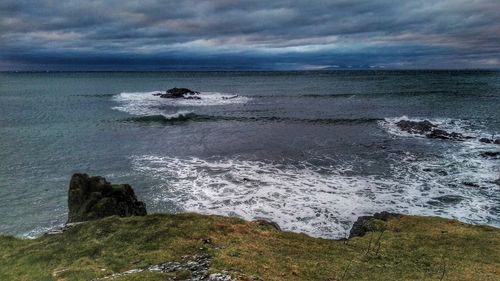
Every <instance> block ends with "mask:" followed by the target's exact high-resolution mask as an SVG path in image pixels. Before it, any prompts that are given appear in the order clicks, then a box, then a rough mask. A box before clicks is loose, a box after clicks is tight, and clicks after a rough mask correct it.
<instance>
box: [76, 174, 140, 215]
mask: <svg viewBox="0 0 500 281" xmlns="http://www.w3.org/2000/svg"><path fill="white" fill-rule="evenodd" d="M68 209H69V213H68V223H72V222H80V221H88V220H95V219H99V218H104V217H108V216H114V215H118V216H121V217H126V216H133V215H137V216H144V215H146V206H145V204H144V203H143V202H140V201H138V200H137V198H136V197H135V194H134V190H133V189H132V187H130V185H128V184H119V185H111V184H110V183H109V182H107V181H106V179H105V178H103V177H89V176H88V175H87V174H74V175H73V177H71V181H70V185H69V191H68Z"/></svg>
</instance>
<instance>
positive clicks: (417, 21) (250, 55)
mask: <svg viewBox="0 0 500 281" xmlns="http://www.w3.org/2000/svg"><path fill="white" fill-rule="evenodd" d="M350 68H353V69H358V68H363V69H366V68H368V69H379V68H383V69H462V68H486V69H500V0H443V1H439V0H429V1H428V0H404V1H403V0H380V1H376V0H331V1H322V0H316V1H315V0H309V1H290V0H288V1H286V0H272V1H270V0H265V1H236V0H213V1H201V0H185V1H182V0H177V1H160V0H141V1H126V0H108V1H93V0H87V1H73V0H66V1H56V0H39V1H26V0H1V1H0V70H2V71H6V70H7V71H14V70H35V71H45V70H81V71H90V70H140V71H143V70H153V71H154V70H316V69H350Z"/></svg>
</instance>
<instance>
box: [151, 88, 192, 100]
mask: <svg viewBox="0 0 500 281" xmlns="http://www.w3.org/2000/svg"><path fill="white" fill-rule="evenodd" d="M199 94H200V92H197V91H193V90H190V89H187V88H172V89H169V90H167V92H166V93H165V94H159V95H158V94H154V95H157V96H160V98H168V99H179V98H180V99H201V98H200V97H199V96H198V95H199Z"/></svg>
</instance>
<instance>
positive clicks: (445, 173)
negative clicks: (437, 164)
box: [438, 170, 448, 176]
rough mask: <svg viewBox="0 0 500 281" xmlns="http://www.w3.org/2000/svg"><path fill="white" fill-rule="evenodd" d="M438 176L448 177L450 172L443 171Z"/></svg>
mask: <svg viewBox="0 0 500 281" xmlns="http://www.w3.org/2000/svg"><path fill="white" fill-rule="evenodd" d="M438 174H439V175H440V176H447V175H448V172H446V171H442V170H441V171H439V172H438Z"/></svg>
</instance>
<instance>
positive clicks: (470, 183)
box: [462, 181, 479, 187]
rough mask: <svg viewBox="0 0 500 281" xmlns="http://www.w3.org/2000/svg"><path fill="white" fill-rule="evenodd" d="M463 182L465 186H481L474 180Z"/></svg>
mask: <svg viewBox="0 0 500 281" xmlns="http://www.w3.org/2000/svg"><path fill="white" fill-rule="evenodd" d="M462 184H463V185H465V186H470V187H479V184H477V183H473V182H469V181H464V182H462Z"/></svg>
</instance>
